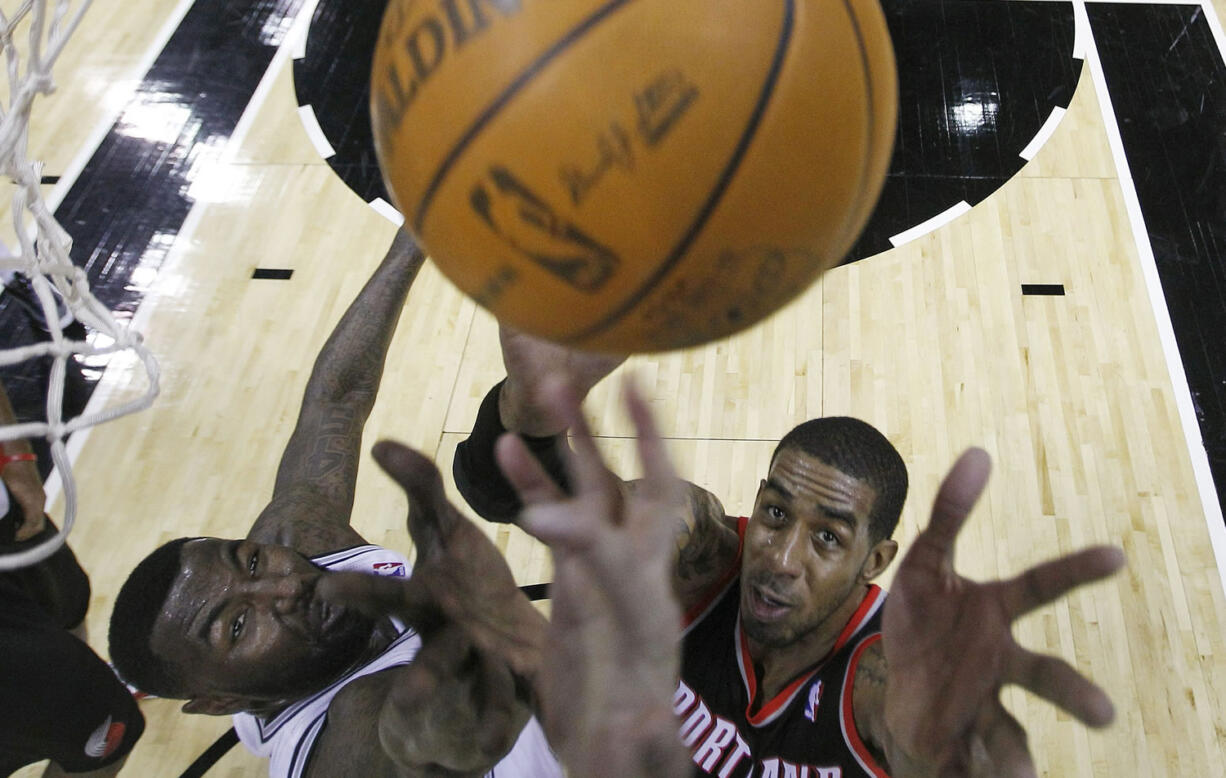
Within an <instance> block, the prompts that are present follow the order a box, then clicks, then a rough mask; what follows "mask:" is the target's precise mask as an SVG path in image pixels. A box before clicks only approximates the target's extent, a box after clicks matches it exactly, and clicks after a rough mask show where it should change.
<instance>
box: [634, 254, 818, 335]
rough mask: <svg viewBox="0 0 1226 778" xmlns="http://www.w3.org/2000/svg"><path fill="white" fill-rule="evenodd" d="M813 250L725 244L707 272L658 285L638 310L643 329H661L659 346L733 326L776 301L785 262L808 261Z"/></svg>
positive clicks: (786, 278)
mask: <svg viewBox="0 0 1226 778" xmlns="http://www.w3.org/2000/svg"><path fill="white" fill-rule="evenodd" d="M816 261H817V259H816V258H815V256H814V255H813V252H812V251H809V250H808V249H803V248H786V247H781V246H750V247H748V248H743V249H735V250H733V249H725V250H724V251H721V252H720V253H719V255H718V256H717V257H716V258H715V259H714V261H712V262H710V263H709V264H708V267H709V272H707V273H706V274H705V275H700V276H692V275H691V276H685V277H681V278H677V279H675V280H674V281H672V282H671V283H667V284H664V285H662V286H661V288H660V289H659V290H658V291H657V293H656V294H655V295H654V299H653V301H652V302H651V303H650V304H648V305H647V306H646V307H645V308H644V309H643V313H642V322H643V324H644V325H645V326H644V328H643V329H644V331H646V332H655V333H659V334H660V336H661V338H662V340H661V344H660V345H661V346H663V345H664V344H665V343H666V342H667V343H669V344H671V345H670V346H669V347H675V346H676V345H677V343H678V342H679V339H678V335H680V340H688V341H691V342H692V343H695V344H697V343H701V342H704V341H706V340H709V339H710V333H713V332H732V331H735V330H737V329H740V327H742V326H743V322H745V321H753V320H755V319H759V318H761V313H762V311H764V310H770V309H773V308H775V307H776V306H777V304H778V301H779V296H780V295H781V294H783V293H784V291H785V290H786V289H787V288H788V287H789V285H790V284H791V283H792V279H793V278H794V277H795V276H794V273H789V272H788V270H789V268H796V267H803V266H808V265H812V264H814V263H815V262H816Z"/></svg>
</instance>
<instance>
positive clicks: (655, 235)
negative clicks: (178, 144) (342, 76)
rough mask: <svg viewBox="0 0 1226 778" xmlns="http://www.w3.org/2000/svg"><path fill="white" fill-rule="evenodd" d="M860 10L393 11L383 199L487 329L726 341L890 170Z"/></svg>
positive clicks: (487, 6)
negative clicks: (489, 323)
mask: <svg viewBox="0 0 1226 778" xmlns="http://www.w3.org/2000/svg"><path fill="white" fill-rule="evenodd" d="M897 91H898V90H897V74H896V71H895V65H894V54H893V49H892V46H891V43H890V38H889V33H888V31H887V29H886V23H885V18H884V16H883V14H882V12H881V9H880V7H879V6H878V5H877V2H876V0H837V1H836V0H805V1H804V2H801V1H800V0H633V1H632V0H550V2H544V0H391V2H390V3H389V5H388V8H387V10H386V12H385V15H384V18H383V23H382V27H381V29H380V33H379V38H378V41H377V44H376V48H375V52H374V60H373V66H372V78H371V117H372V129H373V133H374V138H375V148H376V153H377V156H378V160H379V165H380V168H381V171H382V173H383V177H384V180H385V182H386V184H387V188H388V191H389V192H390V193H391V195H392V198H393V199H394V201H395V205H396V207H397V208H398V209H399V210H400V212H401V213H402V214H403V215H404V217H405V226H406V227H407V228H408V229H410V230H411V231H412V232H413V233H414V235H415V236H416V237H417V238H418V240H419V241H421V243H422V245H423V247H424V248H425V249H426V251H427V252H428V254H429V255H430V257H431V258H432V259H433V260H434V262H435V263H436V264H437V265H438V267H439V268H440V269H441V271H442V272H443V273H444V274H445V275H446V276H447V277H448V278H449V279H451V281H453V282H454V283H455V284H456V285H457V286H458V287H459V288H460V289H461V290H463V291H464V292H465V293H467V294H468V295H470V296H471V297H472V298H473V299H475V300H476V301H477V303H478V304H480V305H482V306H484V307H485V308H487V309H489V310H490V311H491V312H492V313H493V314H494V316H496V317H497V318H498V319H499V320H500V321H502V322H504V323H506V324H509V325H511V326H512V327H515V328H518V329H520V330H523V331H526V332H529V333H531V334H534V335H538V336H541V337H545V338H548V339H550V340H553V341H556V342H559V343H562V344H565V345H569V346H572V347H575V348H581V349H587V350H594V351H607V352H614V353H633V352H650V351H664V350H669V349H675V348H682V347H686V346H694V345H698V344H701V343H705V342H709V341H711V340H714V339H717V338H721V337H724V336H727V335H730V334H732V333H734V332H737V331H738V330H741V329H743V328H745V327H748V326H750V325H752V324H754V323H755V322H758V321H760V320H762V319H763V318H765V317H766V316H769V315H770V314H771V313H773V312H774V311H776V310H778V309H779V308H780V307H782V306H783V305H784V304H785V303H787V302H788V301H790V300H791V299H793V298H794V297H796V296H797V295H799V294H800V293H801V292H803V291H804V290H805V289H806V288H807V287H808V286H809V285H810V284H811V283H812V282H813V281H815V280H816V279H817V278H818V277H819V276H820V275H821V273H822V272H823V271H825V270H826V269H828V268H830V267H832V266H833V265H835V264H837V263H838V262H839V261H840V260H841V259H842V257H843V256H844V255H845V254H846V253H847V252H848V251H849V250H850V248H851V247H852V245H853V244H854V242H855V240H856V238H857V237H858V235H859V233H860V231H861V229H863V227H864V224H865V223H866V221H867V220H868V218H869V216H870V214H871V212H872V210H873V207H874V205H875V204H876V200H877V197H878V195H879V193H880V191H881V186H882V184H883V182H884V179H885V173H886V169H887V166H888V164H889V161H890V153H891V149H892V146H893V141H894V131H895V122H896V118H897V101H898V97H897Z"/></svg>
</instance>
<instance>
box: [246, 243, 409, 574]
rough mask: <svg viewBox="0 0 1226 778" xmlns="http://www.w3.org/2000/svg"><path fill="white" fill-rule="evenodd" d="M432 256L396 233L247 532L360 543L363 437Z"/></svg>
mask: <svg viewBox="0 0 1226 778" xmlns="http://www.w3.org/2000/svg"><path fill="white" fill-rule="evenodd" d="M424 259H425V256H424V255H423V254H422V252H421V249H419V248H418V247H417V244H416V243H415V242H414V240H413V239H412V237H410V236H409V234H408V233H406V232H404V231H401V232H399V233H397V235H396V238H395V240H394V241H393V242H392V246H391V248H390V249H388V252H387V256H386V257H384V259H383V262H382V263H381V264H380V265H379V267H378V269H376V270H375V272H374V275H372V276H371V278H370V280H369V281H367V282H366V285H365V286H364V287H363V288H362V291H361V292H359V293H358V296H357V297H356V298H355V299H354V301H353V303H351V304H350V306H349V309H348V310H346V311H345V314H344V315H343V316H342V317H341V320H340V322H338V323H337V325H336V328H335V329H334V330H333V331H332V334H331V335H330V336H329V337H328V340H327V342H326V343H324V346H323V348H322V349H321V350H320V352H319V356H318V357H317V358H316V359H315V366H314V367H313V368H312V370H311V376H310V378H309V379H308V380H307V385H306V391H305V393H304V396H303V398H302V409H301V410H300V411H299V414H298V423H297V425H296V426H295V427H294V431H293V433H292V434H291V435H290V439H289V443H288V444H287V445H286V447H285V453H284V454H283V455H282V456H281V465H280V467H279V468H278V470H277V480H276V484H275V486H274V488H273V496H272V501H271V502H270V503H269V504H268V507H266V508H265V509H264V511H263V512H262V513H261V514H260V516H259V518H257V519H256V522H255V524H254V525H253V526H252V528H251V531H250V532H249V533H248V534H247V537H249V538H251V539H253V540H259V541H261V542H265V543H278V544H281V545H286V546H291V547H293V548H295V549H297V550H298V551H300V552H301V553H303V554H306V555H308V556H309V555H313V554H318V553H321V552H324V551H328V550H331V549H335V548H337V547H339V546H343V545H347V544H353V543H361V542H362V538H361V536H360V535H358V534H357V533H356V532H355V531H354V530H353V529H352V528H350V526H349V514H350V512H351V511H352V509H353V491H354V484H355V483H356V481H357V473H358V461H359V455H360V448H361V444H362V427H363V426H364V425H365V424H366V419H367V417H368V416H369V415H370V411H371V408H373V407H374V403H375V395H376V394H377V392H378V390H379V381H380V379H381V378H382V376H383V363H384V360H385V358H386V357H387V350H388V346H389V344H390V343H391V340H392V333H393V332H394V331H395V329H396V322H397V321H398V320H399V318H400V312H401V309H402V308H403V307H404V300H405V297H406V296H407V295H408V292H409V287H410V286H411V285H412V283H413V279H414V278H415V277H416V275H417V271H418V269H420V267H421V264H422V262H423V261H424Z"/></svg>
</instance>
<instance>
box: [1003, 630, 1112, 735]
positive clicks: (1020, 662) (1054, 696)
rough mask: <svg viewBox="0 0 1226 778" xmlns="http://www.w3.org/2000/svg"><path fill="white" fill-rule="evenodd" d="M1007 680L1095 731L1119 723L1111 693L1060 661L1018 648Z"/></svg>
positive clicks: (1011, 661)
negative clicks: (1115, 721)
mask: <svg viewBox="0 0 1226 778" xmlns="http://www.w3.org/2000/svg"><path fill="white" fill-rule="evenodd" d="M1005 680H1006V681H1008V682H1010V683H1015V684H1018V685H1019V686H1022V687H1025V688H1026V689H1028V690H1030V691H1031V692H1033V693H1035V694H1037V695H1038V696H1040V697H1042V698H1043V699H1045V700H1047V701H1048V702H1050V703H1052V704H1053V705H1056V706H1057V707H1059V708H1061V709H1062V710H1065V711H1067V712H1068V713H1070V714H1072V715H1073V716H1076V717H1077V718H1078V719H1080V720H1081V721H1082V722H1084V723H1085V724H1087V725H1089V726H1091V727H1105V726H1107V725H1108V724H1110V723H1111V722H1112V720H1114V719H1115V706H1113V705H1112V704H1111V698H1110V697H1108V696H1107V693H1106V692H1104V691H1103V690H1102V689H1100V688H1099V687H1098V686H1096V685H1094V684H1093V683H1091V682H1090V680H1089V679H1087V678H1086V677H1085V676H1083V675H1082V674H1081V673H1079V672H1077V670H1076V669H1074V668H1073V667H1072V666H1071V665H1069V663H1068V662H1065V661H1064V660H1063V659H1060V658H1058V657H1054V656H1045V655H1043V654H1036V653H1034V652H1032V651H1027V650H1026V649H1024V648H1021V647H1020V646H1019V647H1016V648H1014V650H1013V652H1012V654H1011V656H1010V657H1009V662H1008V666H1007V667H1006V668H1005Z"/></svg>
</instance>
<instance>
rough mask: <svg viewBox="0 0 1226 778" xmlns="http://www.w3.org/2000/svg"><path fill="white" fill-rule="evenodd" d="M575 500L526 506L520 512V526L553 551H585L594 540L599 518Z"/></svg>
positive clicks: (596, 534)
mask: <svg viewBox="0 0 1226 778" xmlns="http://www.w3.org/2000/svg"><path fill="white" fill-rule="evenodd" d="M576 504H577V501H574V500H570V501H567V502H559V503H554V504H551V505H538V506H529V507H526V508H525V509H524V512H523V513H522V514H520V517H519V526H520V528H521V529H522V530H523V531H524V532H527V533H528V534H529V535H531V536H532V537H534V538H536V539H537V540H539V541H541V542H542V543H544V544H545V545H547V546H549V547H550V548H552V549H553V550H554V553H558V552H559V551H566V552H571V553H584V552H586V551H587V550H588V549H590V548H591V547H592V546H593V545H594V544H595V543H596V540H597V537H598V535H599V529H600V528H599V525H598V523H597V522H599V521H600V519H599V517H598V516H596V515H594V513H593V512H592V511H591V510H585V509H584V508H582V507H576Z"/></svg>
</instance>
